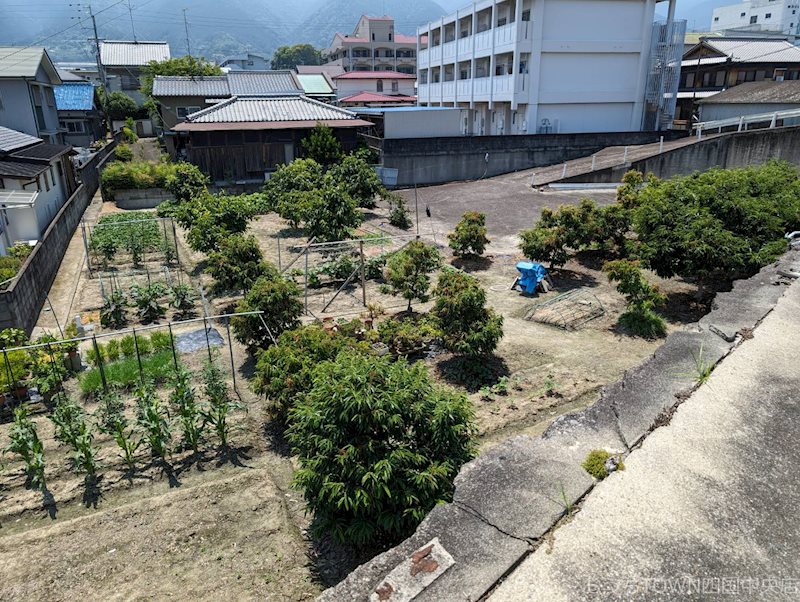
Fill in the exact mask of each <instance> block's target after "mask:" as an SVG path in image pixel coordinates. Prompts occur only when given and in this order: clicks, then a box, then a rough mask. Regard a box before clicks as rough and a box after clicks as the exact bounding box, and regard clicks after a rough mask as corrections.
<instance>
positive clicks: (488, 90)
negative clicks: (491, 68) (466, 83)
mask: <svg viewBox="0 0 800 602" xmlns="http://www.w3.org/2000/svg"><path fill="white" fill-rule="evenodd" d="M473 82H474V84H475V88H474V89H475V100H489V97H490V96H491V95H492V78H490V77H477V78H475V79H474V80H473Z"/></svg>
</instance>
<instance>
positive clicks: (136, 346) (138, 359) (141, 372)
mask: <svg viewBox="0 0 800 602" xmlns="http://www.w3.org/2000/svg"><path fill="white" fill-rule="evenodd" d="M131 330H132V331H133V347H134V349H136V362H137V363H138V364H139V380H140V381H141V383H142V384H144V370H142V355H141V354H140V353H139V339H138V338H136V329H135V328H132V329H131Z"/></svg>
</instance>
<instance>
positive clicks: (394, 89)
mask: <svg viewBox="0 0 800 602" xmlns="http://www.w3.org/2000/svg"><path fill="white" fill-rule="evenodd" d="M392 92H400V84H399V82H392Z"/></svg>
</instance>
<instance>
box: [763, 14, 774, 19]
mask: <svg viewBox="0 0 800 602" xmlns="http://www.w3.org/2000/svg"><path fill="white" fill-rule="evenodd" d="M771 18H772V13H767V14H766V15H764V19H771Z"/></svg>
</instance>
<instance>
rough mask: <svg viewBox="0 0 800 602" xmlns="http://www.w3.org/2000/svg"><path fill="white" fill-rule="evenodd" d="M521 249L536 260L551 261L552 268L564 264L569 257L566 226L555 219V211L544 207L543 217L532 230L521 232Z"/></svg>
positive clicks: (524, 253)
mask: <svg viewBox="0 0 800 602" xmlns="http://www.w3.org/2000/svg"><path fill="white" fill-rule="evenodd" d="M519 237H520V239H521V243H520V250H521V251H522V254H523V255H525V257H527V258H529V259H532V260H534V261H541V262H545V261H546V262H549V264H550V269H553V268H554V267H556V266H559V267H560V266H563V265H564V264H565V263H567V260H568V259H569V254H568V253H567V249H566V247H567V240H566V233H565V231H564V228H563V227H562V226H560V225H558V223H557V222H556V221H555V219H554V216H553V212H552V211H551V210H550V209H548V208H546V207H545V208H544V209H542V217H541V219H540V220H539V222H538V223H537V224H536V225H535V226H534V227H533V228H531V229H530V230H523V231H522V232H520V233H519Z"/></svg>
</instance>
